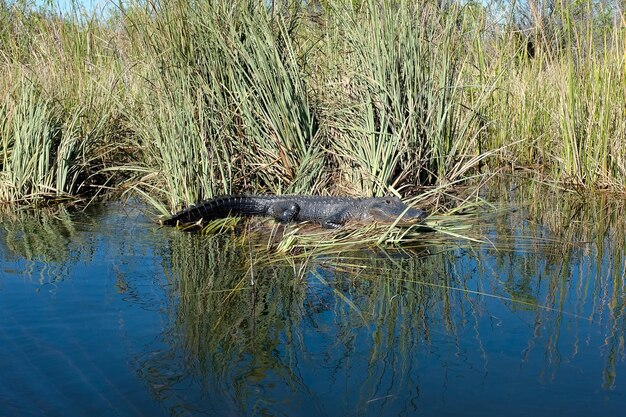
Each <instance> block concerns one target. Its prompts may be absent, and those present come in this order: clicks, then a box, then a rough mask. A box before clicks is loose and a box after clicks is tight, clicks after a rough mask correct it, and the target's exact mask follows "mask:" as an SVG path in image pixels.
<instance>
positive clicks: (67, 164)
mask: <svg viewBox="0 0 626 417" xmlns="http://www.w3.org/2000/svg"><path fill="white" fill-rule="evenodd" d="M500 6H502V7H504V8H505V9H502V8H497V9H496V8H495V7H493V8H490V7H487V6H484V5H479V4H475V3H460V2H452V3H449V2H448V3H445V2H444V3H441V2H436V1H424V2H415V1H411V0H385V1H375V0H363V1H358V2H344V1H339V0H327V1H324V2H310V3H307V2H272V4H271V7H270V6H269V5H268V4H267V2H263V1H252V0H234V1H215V2H187V1H182V0H165V1H158V2H157V1H153V0H142V1H135V2H128V3H123V4H120V5H118V7H116V8H111V9H109V10H110V11H109V12H108V14H106V15H95V14H92V15H89V14H86V13H84V12H82V11H80V10H77V11H75V12H73V13H69V14H67V13H65V14H64V15H63V16H61V15H60V14H59V13H58V12H55V11H54V10H51V9H45V8H44V9H42V8H36V7H34V6H31V5H29V4H28V3H22V2H16V3H14V2H7V1H6V0H2V1H0V71H2V73H3V74H5V76H4V77H3V78H2V79H1V80H0V144H1V146H2V147H1V149H0V152H1V153H2V154H1V158H0V161H1V165H0V201H2V202H5V203H15V202H22V203H40V202H42V201H46V200H49V199H53V200H55V201H56V200H58V199H62V198H70V199H77V198H84V197H89V198H91V197H93V196H94V195H97V194H98V193H100V192H102V191H108V190H112V189H114V190H127V191H128V192H137V193H139V194H140V195H143V196H144V197H146V199H147V201H148V202H149V204H151V205H153V206H154V208H155V210H156V211H158V212H160V213H163V214H165V213H169V212H172V211H174V210H176V209H178V208H180V207H181V206H184V205H188V204H191V203H195V202H197V201H199V200H201V199H204V198H209V197H212V196H215V195H218V194H226V193H239V192H271V193H300V192H303V193H308V194H311V193H320V194H349V195H383V194H396V195H403V196H414V195H415V194H418V193H421V192H423V191H424V190H426V189H427V188H425V187H433V186H434V187H435V189H436V190H438V191H437V193H438V198H440V199H441V198H444V199H445V196H444V193H445V192H446V189H447V188H450V187H452V186H457V185H458V184H461V183H464V182H468V181H472V180H473V179H474V178H475V177H476V175H477V174H480V173H498V172H501V171H502V170H503V169H504V168H506V167H511V166H512V167H514V168H519V167H522V168H525V170H526V172H528V173H530V174H531V175H533V176H536V177H542V178H546V179H548V180H550V181H554V182H557V183H561V184H566V185H567V186H569V187H576V188H582V189H599V188H608V189H612V190H616V191H621V192H623V191H624V190H625V186H626V180H625V178H626V176H625V174H626V172H625V170H626V161H625V160H624V151H623V149H626V146H625V145H626V143H624V142H625V141H626V114H625V112H626V89H624V88H623V85H624V82H625V81H626V57H625V56H624V53H623V51H624V50H625V49H626V34H625V32H624V16H623V12H620V11H619V9H618V8H603V7H604V5H603V4H599V3H597V2H591V1H589V2H586V1H583V2H575V3H572V4H568V5H565V4H564V5H561V6H559V7H558V8H557V9H556V10H555V12H554V14H553V15H551V17H550V18H546V19H545V20H541V21H533V19H530V20H528V21H530V22H531V24H529V25H528V26H527V27H520V23H519V22H521V21H524V19H523V18H524V16H523V13H524V12H523V10H521V9H518V8H515V7H516V6H515V4H513V6H511V7H512V8H511V9H506V7H508V6H506V5H504V4H500ZM502 10H505V12H506V13H502ZM505 16H506V17H505ZM436 199H437V198H436Z"/></svg>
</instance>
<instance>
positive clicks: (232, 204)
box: [163, 195, 267, 226]
mask: <svg viewBox="0 0 626 417" xmlns="http://www.w3.org/2000/svg"><path fill="white" fill-rule="evenodd" d="M264 214H267V204H266V202H265V200H264V199H260V198H256V197H249V196H238V195H234V196H224V197H218V198H213V199H211V200H206V201H202V202H200V203H198V204H196V205H194V206H191V207H188V208H186V209H185V210H182V211H179V212H178V213H176V214H175V215H173V216H172V217H171V218H169V219H166V220H164V221H163V224H164V225H166V226H176V225H177V224H182V223H196V222H198V221H200V220H202V221H210V220H215V219H221V218H224V217H228V216H259V215H264Z"/></svg>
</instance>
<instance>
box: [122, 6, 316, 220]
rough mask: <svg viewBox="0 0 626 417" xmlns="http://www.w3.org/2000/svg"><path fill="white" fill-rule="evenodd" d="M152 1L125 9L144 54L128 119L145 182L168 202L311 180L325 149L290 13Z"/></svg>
mask: <svg viewBox="0 0 626 417" xmlns="http://www.w3.org/2000/svg"><path fill="white" fill-rule="evenodd" d="M151 10H157V4H153V3H152V2H147V3H146V8H145V9H142V10H140V11H139V12H137V11H136V12H135V13H134V14H133V15H132V17H131V19H136V20H135V21H133V22H134V23H133V25H132V31H131V37H132V38H133V39H136V40H137V42H138V43H139V44H140V45H141V48H142V49H143V48H145V51H146V52H145V54H143V55H142V54H141V52H138V53H139V54H140V56H142V57H143V60H145V62H147V63H148V65H146V68H145V73H144V74H143V77H144V79H145V82H144V89H143V91H142V95H141V96H140V97H139V102H140V106H141V107H140V111H139V112H137V114H136V117H137V118H136V119H135V122H136V125H137V133H138V136H139V138H140V143H141V147H142V148H143V149H144V153H145V156H146V157H145V161H144V162H145V164H144V168H145V170H146V171H147V172H153V173H155V174H156V176H155V181H154V182H153V183H152V184H151V186H152V187H153V188H152V189H151V191H153V190H157V191H159V192H160V193H161V194H163V195H164V196H165V197H166V198H167V200H168V207H169V208H173V207H177V206H179V205H180V204H181V203H187V204H189V203H192V202H195V201H197V200H199V199H202V198H206V197H210V196H212V195H214V194H218V193H228V192H230V191H231V190H245V189H264V190H266V191H272V192H284V191H292V192H302V191H305V190H308V189H310V188H311V187H314V186H315V184H316V183H317V182H318V181H319V176H320V173H321V166H322V164H323V158H322V149H321V146H320V142H319V140H318V136H317V131H318V127H317V124H318V122H317V120H316V117H315V114H314V113H313V111H312V108H311V103H310V100H309V98H308V91H307V89H306V86H305V85H304V82H303V79H302V75H301V74H300V68H299V66H298V60H299V59H300V58H299V56H297V54H296V51H295V49H294V45H293V41H292V38H291V31H292V30H293V26H294V25H297V21H296V20H295V19H297V16H291V15H290V13H289V10H285V12H284V13H280V14H274V15H270V14H268V12H267V9H266V8H265V7H263V6H262V5H260V4H253V2H248V1H235V2H231V3H226V2H216V3H193V4H191V3H188V2H183V1H166V2H161V3H159V4H158V12H157V13H156V16H154V17H153V15H152V13H151ZM129 16H130V15H129Z"/></svg>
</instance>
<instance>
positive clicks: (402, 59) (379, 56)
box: [324, 1, 490, 194]
mask: <svg viewBox="0 0 626 417" xmlns="http://www.w3.org/2000/svg"><path fill="white" fill-rule="evenodd" d="M327 3H330V6H329V7H328V10H327V19H328V20H329V23H330V25H331V26H330V29H329V30H328V32H329V34H328V35H327V42H328V45H327V46H326V51H325V52H326V56H324V58H325V59H327V60H329V61H330V62H331V63H332V64H333V66H332V67H331V68H330V71H332V75H331V76H330V77H329V78H330V81H331V82H332V81H334V85H333V87H334V88H333V94H332V95H329V96H328V97H327V98H328V100H329V101H330V102H329V105H328V106H327V107H328V108H329V109H330V110H329V111H328V113H329V114H328V119H329V122H328V125H329V131H330V132H329V136H330V137H331V141H330V143H329V147H330V148H331V150H333V151H335V152H336V154H337V158H338V160H339V161H338V163H339V168H340V170H341V171H342V175H343V176H344V180H345V182H346V186H347V187H354V186H356V187H357V188H358V189H359V190H360V191H361V192H364V193H368V194H382V193H386V192H388V191H389V189H390V188H391V189H394V188H395V189H397V188H401V187H406V186H418V185H431V184H436V183H441V182H446V181H451V180H454V179H455V178H456V177H457V176H458V175H461V174H462V172H465V171H466V170H467V169H469V168H471V167H472V165H473V164H470V165H469V166H468V165H467V164H466V163H467V162H468V161H470V160H472V159H473V157H475V156H478V152H479V149H480V147H479V137H478V133H479V132H480V131H481V126H480V124H479V123H477V122H478V118H477V115H478V112H479V107H480V103H481V101H482V100H483V99H484V97H485V96H486V95H488V94H489V90H490V87H489V86H488V85H481V86H477V87H476V86H472V87H471V88H470V87H468V85H469V84H468V83H467V81H466V77H467V75H468V70H469V68H470V67H471V64H472V61H471V60H470V59H469V55H466V54H464V51H465V48H466V47H467V45H468V43H471V41H472V37H474V36H477V33H478V32H477V31H476V30H474V29H473V28H472V25H473V24H474V23H475V22H474V23H472V22H470V21H469V20H466V17H467V18H468V19H469V18H470V17H471V16H469V15H467V16H466V15H465V14H464V13H463V11H462V10H463V9H461V8H458V7H450V8H443V7H439V6H438V5H437V4H435V3H433V2H413V1H397V2H392V1H389V2H382V3H381V2H376V1H365V2H363V4H361V5H359V6H353V7H351V6H346V5H345V3H344V2H327ZM335 62H336V63H335ZM470 90H474V91H470ZM470 93H471V95H470ZM470 98H472V100H471V101H470V100H469V99H470ZM477 162H478V160H475V163H477Z"/></svg>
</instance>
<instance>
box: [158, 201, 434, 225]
mask: <svg viewBox="0 0 626 417" xmlns="http://www.w3.org/2000/svg"><path fill="white" fill-rule="evenodd" d="M228 216H269V217H273V218H274V219H275V220H276V221H279V222H281V223H288V222H304V221H312V222H318V223H320V224H321V225H322V227H324V228H339V227H341V226H343V225H344V224H346V223H348V222H356V223H373V222H377V223H389V224H391V223H394V222H396V221H398V223H397V224H402V225H406V224H415V223H419V222H421V221H422V220H424V219H425V218H426V216H427V213H426V212H425V211H423V210H419V209H415V208H411V207H409V206H407V205H406V204H404V203H403V202H402V200H400V199H399V198H398V197H374V198H352V197H322V196H304V195H284V196H276V195H252V196H244V195H230V196H222V197H217V198H213V199H211V200H206V201H202V202H200V203H198V204H197V205H195V206H191V207H189V208H187V209H185V210H182V211H180V212H178V213H177V214H175V215H173V216H172V217H171V218H169V219H166V220H164V221H163V224H164V225H167V226H176V225H179V224H185V223H199V222H207V221H210V220H215V219H220V218H224V217H228Z"/></svg>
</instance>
